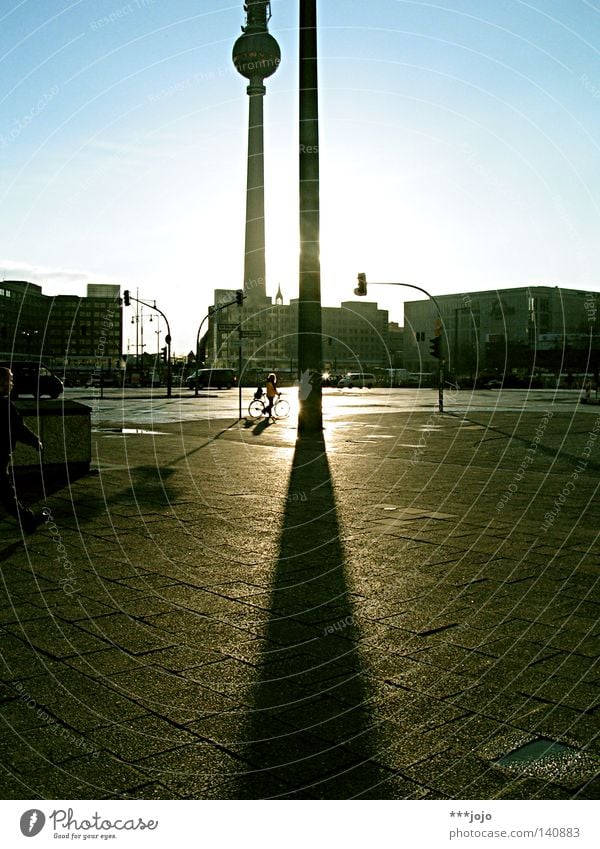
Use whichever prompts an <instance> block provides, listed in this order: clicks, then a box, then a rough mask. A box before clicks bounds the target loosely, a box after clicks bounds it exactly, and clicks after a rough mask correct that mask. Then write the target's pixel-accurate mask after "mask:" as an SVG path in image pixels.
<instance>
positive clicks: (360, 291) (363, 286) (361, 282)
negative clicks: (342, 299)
mask: <svg viewBox="0 0 600 849" xmlns="http://www.w3.org/2000/svg"><path fill="white" fill-rule="evenodd" d="M369 285H370V286H406V287H407V288H408V289H416V290H417V291H418V292H423V294H424V295H427V297H428V298H429V300H430V301H431V302H432V303H433V304H434V306H435V308H436V311H437V317H438V322H439V328H440V356H439V361H440V367H439V370H438V409H439V411H440V413H443V412H444V363H445V360H444V352H443V349H442V345H441V339H442V331H443V327H444V321H443V319H442V312H441V310H440V305H439V303H438V302H437V300H436V299H435V296H434V295H432V294H431V293H430V292H428V291H427V289H423V287H422V286H416V285H415V284H414V283H395V282H394V283H369ZM354 294H355V295H359V296H361V297H363V296H365V295H366V294H367V276H366V274H363V273H361V274H359V275H358V286H357V287H356V289H355V290H354Z"/></svg>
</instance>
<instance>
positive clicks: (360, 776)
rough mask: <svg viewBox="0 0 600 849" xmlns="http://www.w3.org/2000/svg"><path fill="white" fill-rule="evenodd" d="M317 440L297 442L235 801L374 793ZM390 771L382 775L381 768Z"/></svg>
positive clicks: (339, 553) (353, 635)
mask: <svg viewBox="0 0 600 849" xmlns="http://www.w3.org/2000/svg"><path fill="white" fill-rule="evenodd" d="M358 636H359V633H358V629H357V627H356V625H355V621H354V617H353V611H352V604H351V601H350V598H349V590H348V584H347V579H346V574H345V564H344V552H343V547H342V544H341V541H340V536H339V526H338V519H337V512H336V503H335V496H334V491H333V486H332V481H331V476H330V470H329V464H328V462H327V455H326V449H325V443H324V441H323V439H322V437H321V436H320V435H319V436H318V437H312V438H309V439H306V438H303V439H302V440H301V441H300V440H299V441H298V443H297V444H296V450H295V454H294V459H293V465H292V472H291V477H290V483H289V489H288V495H287V503H286V509H285V515H284V520H283V526H282V531H281V542H280V550H279V557H278V563H277V567H276V573H275V576H274V582H273V590H272V598H271V609H270V618H269V623H268V627H267V632H266V639H267V648H266V649H265V650H264V653H263V657H262V661H261V666H260V678H259V682H258V684H257V686H256V690H255V693H254V705H253V711H252V713H251V715H250V719H249V722H248V727H247V728H246V736H245V739H246V740H248V741H249V742H248V743H247V744H246V745H245V748H244V750H243V752H241V753H240V754H242V756H243V758H244V759H245V760H246V761H247V762H249V763H250V764H251V765H252V769H251V770H250V771H249V772H248V773H247V774H245V775H243V776H242V777H241V778H240V780H239V782H238V792H237V795H238V798H254V799H256V798H264V797H279V798H297V799H302V798H307V799H310V798H322V799H347V798H352V797H356V796H359V797H360V796H361V795H363V796H365V797H372V798H381V795H380V787H378V785H380V783H381V782H382V781H384V780H385V777H384V776H382V775H381V774H380V769H379V768H378V767H377V765H376V764H374V763H373V762H371V761H370V757H371V755H372V754H374V752H375V751H376V747H375V740H374V732H373V730H372V724H373V722H372V718H371V716H370V713H369V709H368V705H367V701H368V693H367V688H366V685H365V681H364V678H363V672H362V666H361V660H360V657H359V653H358V650H357V641H358ZM388 776H389V774H388Z"/></svg>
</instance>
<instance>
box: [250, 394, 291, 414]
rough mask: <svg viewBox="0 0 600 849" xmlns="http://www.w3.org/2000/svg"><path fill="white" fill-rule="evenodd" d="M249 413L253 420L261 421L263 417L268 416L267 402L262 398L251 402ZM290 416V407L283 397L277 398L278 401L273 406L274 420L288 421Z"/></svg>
mask: <svg viewBox="0 0 600 849" xmlns="http://www.w3.org/2000/svg"><path fill="white" fill-rule="evenodd" d="M248 413H249V415H250V417H251V418H253V419H259V418H260V417H261V416H266V415H267V402H266V401H263V400H262V398H255V399H254V400H253V401H250V404H249V406H248ZM289 414H290V405H289V403H288V402H287V401H286V400H285V398H282V397H281V395H279V397H278V398H277V401H275V403H274V404H273V409H272V411H271V415H272V416H273V418H274V419H287V417H288V416H289Z"/></svg>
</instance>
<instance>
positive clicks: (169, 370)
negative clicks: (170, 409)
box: [123, 289, 173, 398]
mask: <svg viewBox="0 0 600 849" xmlns="http://www.w3.org/2000/svg"><path fill="white" fill-rule="evenodd" d="M131 301H135V302H136V304H138V305H139V304H141V305H142V306H143V307H148V309H150V310H154V311H155V312H157V313H158V314H159V315H161V316H162V317H163V318H164V320H165V324H166V325H167V335H166V336H165V342H166V343H167V398H170V397H171V390H172V384H173V380H172V363H171V328H170V326H169V319H168V318H167V316H166V315H165V314H164V312H163V311H162V310H159V308H158V307H157V306H156V301H154V303H153V304H148V303H146V301H141V300H140V299H139V298H134V297H133V295H132V294H131V292H130V290H129V289H125V291H124V292H123V302H124V304H125V306H129V305H130V302H131ZM150 321H152V316H150ZM136 330H137V327H136ZM142 333H143V330H142ZM142 339H143V336H142ZM136 348H137V343H136Z"/></svg>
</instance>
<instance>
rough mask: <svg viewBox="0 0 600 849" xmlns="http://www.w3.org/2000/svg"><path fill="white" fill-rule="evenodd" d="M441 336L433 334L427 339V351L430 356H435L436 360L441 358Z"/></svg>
mask: <svg viewBox="0 0 600 849" xmlns="http://www.w3.org/2000/svg"><path fill="white" fill-rule="evenodd" d="M441 348H442V337H441V336H434V337H433V339H430V340H429V353H430V354H431V356H432V357H435V359H436V360H441V358H442V350H441Z"/></svg>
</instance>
